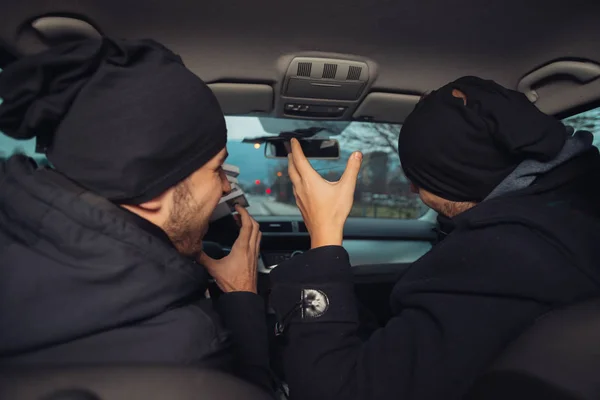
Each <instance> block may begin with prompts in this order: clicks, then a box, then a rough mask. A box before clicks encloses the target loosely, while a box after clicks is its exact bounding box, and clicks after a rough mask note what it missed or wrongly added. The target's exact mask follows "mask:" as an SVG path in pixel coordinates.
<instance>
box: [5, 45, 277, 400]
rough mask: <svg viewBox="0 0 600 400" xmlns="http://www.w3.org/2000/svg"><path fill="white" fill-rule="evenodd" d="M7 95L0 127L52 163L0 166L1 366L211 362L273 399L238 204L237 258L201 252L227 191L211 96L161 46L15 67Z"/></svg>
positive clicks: (69, 54) (254, 234)
mask: <svg viewBox="0 0 600 400" xmlns="http://www.w3.org/2000/svg"><path fill="white" fill-rule="evenodd" d="M0 98H2V100H3V102H2V104H1V105H0V131H3V132H4V133H5V134H7V135H9V136H11V137H13V138H16V139H23V140H25V139H31V138H36V142H37V147H38V150H40V151H42V152H44V153H45V154H46V156H47V158H48V160H49V162H50V163H51V164H52V168H38V167H37V166H36V165H35V163H34V162H33V160H32V159H29V158H27V157H25V156H24V155H14V156H13V157H11V158H10V159H8V160H7V161H6V162H2V164H0V282H1V283H0V326H2V329H0V363H1V364H4V365H16V364H19V365H23V364H28V365H38V364H46V365H68V364H108V363H123V362H126V363H129V364H132V363H133V364H136V363H168V364H185V365H198V366H208V367H214V368H219V369H223V370H226V371H231V372H234V373H236V374H238V375H240V376H241V377H243V378H245V379H247V380H250V381H251V382H254V383H256V384H258V385H260V386H262V387H263V388H265V389H267V390H268V389H269V374H268V354H267V343H266V341H267V334H266V325H265V324H264V305H263V302H262V300H261V298H260V297H259V296H258V295H257V294H256V264H257V256H258V247H259V243H260V238H261V234H260V231H259V229H258V224H257V223H256V222H255V221H254V220H253V219H252V218H251V217H250V216H249V214H248V213H247V211H246V210H245V209H243V208H239V209H238V212H239V213H240V216H241V218H240V219H241V224H242V227H241V231H240V236H239V238H238V240H237V242H236V243H235V244H234V246H233V248H232V251H231V253H230V255H229V256H227V257H225V258H223V259H221V260H218V261H216V260H213V259H211V258H210V257H208V256H207V255H205V254H203V253H202V238H203V236H204V235H205V233H206V230H207V228H208V222H209V218H210V216H211V214H212V213H213V211H214V209H215V208H216V206H217V204H218V202H219V200H220V198H221V197H222V195H223V194H225V193H227V192H228V191H230V190H231V188H230V186H229V182H228V180H227V178H226V177H225V174H224V171H223V169H222V164H223V162H224V161H225V158H226V157H227V149H226V142H227V130H226V125H225V119H224V116H223V113H222V111H221V109H220V107H219V104H218V102H217V100H216V98H215V96H214V95H213V93H212V92H211V90H210V89H209V88H208V86H206V84H205V83H204V82H202V80H200V79H199V78H198V77H197V76H195V75H194V74H193V73H192V72H191V71H189V70H188V69H187V68H185V66H184V65H183V63H182V61H181V59H180V58H179V57H178V56H177V55H175V54H173V53H172V52H171V51H169V50H168V49H166V48H165V47H163V46H162V45H160V44H158V43H156V42H154V41H151V40H137V41H127V40H111V39H107V38H104V39H101V40H87V41H80V42H75V43H70V44H66V45H62V46H58V47H56V48H52V49H50V50H48V51H46V52H43V53H40V54H37V55H33V56H29V57H26V58H23V59H21V60H19V61H17V62H15V63H14V64H11V65H9V66H8V68H7V69H6V70H5V71H3V72H2V73H0ZM196 262H198V263H201V264H203V265H204V266H205V267H206V269H207V270H208V272H209V273H210V274H211V275H213V277H214V278H215V279H216V281H217V284H218V285H219V286H220V287H221V289H222V290H223V291H224V292H225V294H224V295H222V296H220V297H219V300H218V303H217V304H216V307H213V305H212V304H211V300H208V299H206V298H205V292H206V289H207V284H208V278H209V276H208V275H207V274H206V270H205V269H204V268H202V267H201V266H200V265H198V264H196Z"/></svg>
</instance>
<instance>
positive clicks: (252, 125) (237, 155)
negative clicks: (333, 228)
mask: <svg viewBox="0 0 600 400" xmlns="http://www.w3.org/2000/svg"><path fill="white" fill-rule="evenodd" d="M310 127H319V128H325V129H324V130H323V131H321V132H320V133H319V134H317V135H316V136H314V137H315V138H323V137H331V138H335V139H337V140H338V141H339V143H340V151H341V157H340V159H339V160H311V164H312V165H313V167H314V168H315V169H316V170H317V171H318V172H319V173H320V174H321V176H323V177H324V178H326V179H328V180H330V181H336V180H338V179H339V178H340V177H341V176H342V174H343V172H344V169H345V168H346V162H347V160H348V157H349V156H350V154H352V152H354V151H356V150H360V151H362V152H363V154H364V161H363V166H362V169H361V173H360V175H359V179H358V183H357V188H356V195H355V203H354V208H353V210H352V213H351V217H373V218H402V219H414V218H418V217H420V216H422V215H423V214H424V213H425V212H426V211H427V208H426V207H425V206H424V204H423V203H422V202H421V201H420V200H419V197H418V196H417V195H415V194H414V193H411V191H410V185H409V183H408V181H407V179H406V177H405V176H404V174H403V173H402V169H401V167H400V160H399V158H398V136H399V134H400V128H401V126H400V125H394V124H383V123H370V122H348V121H345V122H343V121H339V122H331V121H307V120H290V119H275V118H258V117H227V128H228V140H227V148H228V150H229V158H228V159H227V163H228V164H233V165H236V166H238V167H240V175H239V177H238V180H239V183H240V185H241V186H242V188H243V189H244V191H245V192H246V193H247V197H248V200H249V203H250V208H249V210H250V212H251V214H252V215H254V216H257V215H258V216H265V215H282V216H283V215H285V216H287V215H300V211H299V210H298V208H297V207H296V202H295V199H294V193H293V190H292V184H291V182H290V180H289V177H288V173H287V160H286V159H271V158H265V155H264V145H263V144H258V143H242V140H243V139H245V138H254V137H260V136H267V135H277V134H278V133H279V132H282V131H294V130H296V129H306V128H310Z"/></svg>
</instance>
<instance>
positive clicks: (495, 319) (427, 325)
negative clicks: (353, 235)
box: [271, 149, 600, 400]
mask: <svg viewBox="0 0 600 400" xmlns="http://www.w3.org/2000/svg"><path fill="white" fill-rule="evenodd" d="M597 182H600V156H599V155H598V151H597V150H596V149H591V150H589V151H587V152H586V153H584V154H582V155H580V156H578V157H576V158H574V159H572V160H571V161H569V162H567V163H565V164H564V165H561V166H560V167H557V168H555V169H553V170H552V171H551V172H549V173H547V174H545V175H543V176H542V177H539V178H538V179H537V180H536V183H535V184H534V185H532V186H530V187H528V188H526V189H523V190H520V191H516V192H512V193H509V194H506V195H504V196H499V197H497V198H494V199H491V200H488V201H485V202H483V203H481V204H479V205H477V206H475V207H474V208H472V209H470V210H469V211H466V212H464V213H462V214H460V215H459V216H458V217H455V218H453V220H452V223H453V224H454V228H453V230H452V232H451V233H450V234H449V235H448V236H446V238H445V239H443V240H442V241H441V242H440V243H438V244H437V245H436V246H435V247H434V248H433V249H432V250H431V251H430V252H429V253H428V254H426V255H425V256H424V257H422V258H421V259H420V260H418V261H417V262H415V263H414V264H413V265H412V266H411V267H410V268H409V269H408V271H407V272H406V273H404V275H403V276H402V277H401V278H400V280H399V281H398V282H397V284H396V285H395V287H394V289H393V291H392V294H391V297H390V303H391V306H392V310H393V317H392V319H391V320H390V321H389V322H388V323H387V325H386V326H385V327H383V328H381V329H379V330H377V331H375V332H374V333H373V334H372V335H371V336H370V338H369V339H368V340H366V341H363V340H361V338H360V336H359V334H358V329H359V326H360V325H359V318H358V313H357V300H356V297H355V295H354V291H353V282H352V271H351V266H350V263H349V258H348V254H347V253H346V251H345V250H344V249H343V248H342V247H333V246H332V247H323V248H318V249H315V250H311V251H309V252H306V253H304V254H303V255H301V256H298V257H294V258H293V259H291V260H289V261H287V262H285V263H282V264H280V265H279V266H278V267H277V268H276V269H275V270H274V271H273V272H271V279H272V281H273V291H272V296H271V300H272V304H273V307H274V308H275V310H276V311H277V314H278V318H279V319H280V322H281V323H282V325H281V326H280V330H282V331H283V334H282V336H281V337H282V341H283V343H284V345H285V351H284V365H285V372H286V380H287V381H288V383H289V387H290V392H291V398H292V399H315V400H316V399H328V400H334V399H344V400H352V399H356V400H359V399H360V400H368V399H382V400H383V399H390V398H397V399H403V400H413V399H448V400H452V399H460V398H461V397H462V396H463V395H464V394H465V393H466V392H467V391H468V389H469V387H470V385H471V384H472V383H473V381H474V380H475V378H476V377H477V376H478V374H480V373H483V372H484V371H485V369H486V367H488V366H489V365H490V364H491V363H492V362H493V361H494V360H495V358H496V357H498V356H499V355H500V354H501V352H502V350H503V349H504V348H505V346H506V345H507V344H508V343H509V342H510V341H511V340H513V339H515V338H516V337H517V336H518V335H519V334H520V333H522V332H523V331H524V330H525V329H526V328H527V327H528V326H529V325H530V324H532V323H533V322H534V321H535V320H536V318H538V317H540V316H541V315H543V314H545V313H546V312H548V311H550V310H552V309H555V308H558V307H562V306H566V305H569V304H572V303H574V302H577V301H581V300H584V299H587V298H590V297H594V296H598V295H600V246H598V243H599V242H600V191H599V189H598V185H597ZM315 293H317V294H315ZM318 293H320V296H319V294H318ZM301 298H302V299H304V301H299V299H301ZM307 300H308V302H307ZM315 300H316V301H317V305H316V306H315V305H314V303H312V302H314V301H315ZM319 303H320V304H321V306H319V305H318V304H319ZM315 310H316V311H315ZM565 373H566V372H565Z"/></svg>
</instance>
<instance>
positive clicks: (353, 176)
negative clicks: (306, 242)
mask: <svg viewBox="0 0 600 400" xmlns="http://www.w3.org/2000/svg"><path fill="white" fill-rule="evenodd" d="M288 161H289V166H288V171H289V174H290V179H291V181H292V183H293V184H294V195H295V196H296V204H297V205H298V208H299V209H300V212H301V213H302V217H303V218H304V222H305V223H306V228H307V229H308V232H309V233H310V238H311V247H312V248H313V249H314V248H316V247H322V246H330V245H335V246H339V245H341V244H342V239H343V234H344V224H345V222H346V219H347V218H348V215H349V214H350V210H351V209H352V204H353V202H354V189H355V188H356V180H357V178H358V173H359V171H360V166H361V164H362V154H361V153H360V152H356V153H353V154H352V155H351V156H350V159H349V160H348V166H347V167H346V171H345V172H344V175H343V176H342V178H341V179H340V180H339V181H337V182H329V181H327V180H325V179H323V178H321V176H320V175H319V174H318V173H317V171H315V170H314V169H313V167H312V166H311V165H310V163H309V162H308V160H307V159H306V157H305V156H304V153H303V152H302V148H301V146H300V143H298V141H297V140H296V139H292V152H291V154H289V155H288Z"/></svg>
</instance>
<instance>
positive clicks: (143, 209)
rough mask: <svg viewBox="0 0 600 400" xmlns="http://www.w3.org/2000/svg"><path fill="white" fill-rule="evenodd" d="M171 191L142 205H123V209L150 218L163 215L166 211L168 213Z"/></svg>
mask: <svg viewBox="0 0 600 400" xmlns="http://www.w3.org/2000/svg"><path fill="white" fill-rule="evenodd" d="M170 192H171V189H169V190H167V191H166V192H164V193H162V194H161V195H159V196H157V197H155V198H154V199H152V200H148V201H146V202H144V203H141V204H136V205H123V207H125V208H127V209H128V210H129V211H133V212H134V213H136V214H138V215H140V216H142V217H144V218H149V217H152V216H154V215H158V214H161V213H163V212H165V211H168V210H167V209H168V204H167V200H168V198H169V194H170Z"/></svg>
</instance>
